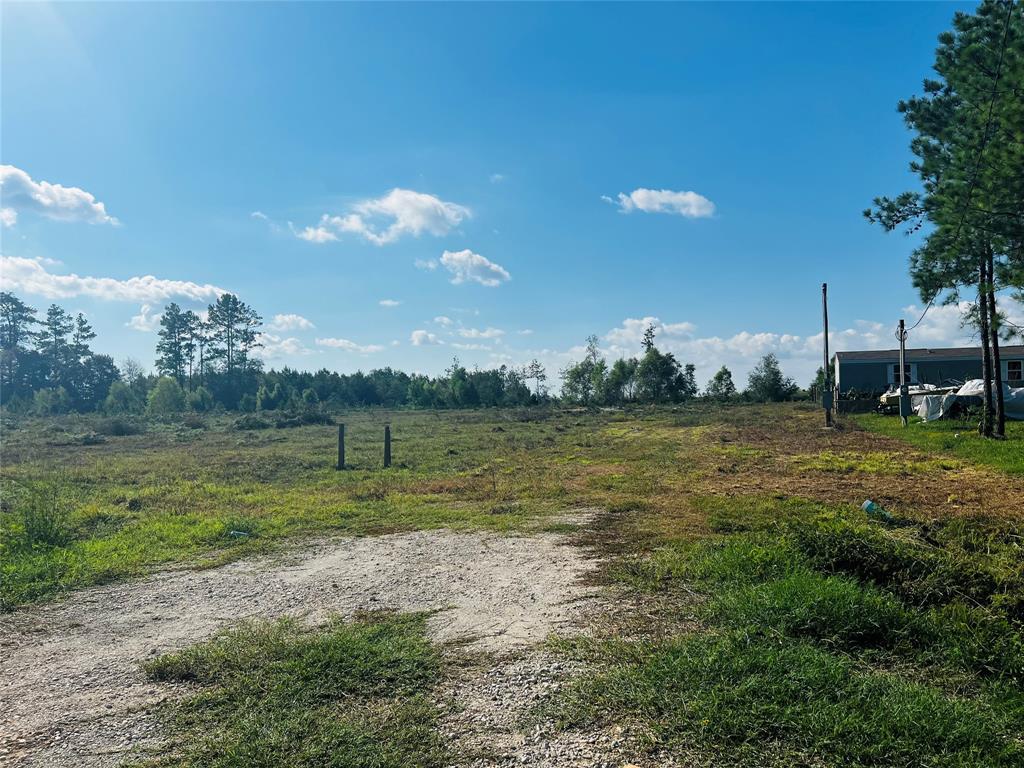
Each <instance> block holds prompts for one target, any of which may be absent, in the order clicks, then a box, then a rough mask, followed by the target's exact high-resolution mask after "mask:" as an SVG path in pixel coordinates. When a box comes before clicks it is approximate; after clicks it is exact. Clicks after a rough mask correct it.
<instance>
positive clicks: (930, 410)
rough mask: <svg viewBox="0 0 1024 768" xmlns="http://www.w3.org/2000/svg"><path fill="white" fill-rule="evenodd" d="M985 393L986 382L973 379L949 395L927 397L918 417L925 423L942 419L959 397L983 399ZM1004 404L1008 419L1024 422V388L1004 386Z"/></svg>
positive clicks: (918, 408) (918, 412)
mask: <svg viewBox="0 0 1024 768" xmlns="http://www.w3.org/2000/svg"><path fill="white" fill-rule="evenodd" d="M984 393H985V382H984V380H982V379H971V380H970V381H967V382H964V385H963V386H962V387H960V389H958V390H957V391H956V393H955V394H949V395H927V396H926V397H924V398H922V400H921V404H920V405H919V406H918V407H917V415H918V416H920V417H921V418H922V419H923V420H924V421H934V420H935V419H941V418H942V417H943V416H945V415H946V414H947V413H949V409H950V407H951V406H952V405H953V403H955V402H956V400H957V398H958V397H983V396H984ZM1003 404H1004V407H1005V409H1006V418H1008V419H1015V420H1017V421H1024V387H1011V386H1010V385H1009V384H1003Z"/></svg>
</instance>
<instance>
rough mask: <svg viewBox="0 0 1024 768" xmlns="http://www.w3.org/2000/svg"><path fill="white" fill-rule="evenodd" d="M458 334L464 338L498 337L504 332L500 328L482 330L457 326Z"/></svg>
mask: <svg viewBox="0 0 1024 768" xmlns="http://www.w3.org/2000/svg"><path fill="white" fill-rule="evenodd" d="M458 334H459V336H461V337H462V338H464V339H499V338H501V337H502V336H504V335H505V332H504V331H503V330H501V329H500V328H485V329H484V330H482V331H481V330H479V329H477V328H459V330H458Z"/></svg>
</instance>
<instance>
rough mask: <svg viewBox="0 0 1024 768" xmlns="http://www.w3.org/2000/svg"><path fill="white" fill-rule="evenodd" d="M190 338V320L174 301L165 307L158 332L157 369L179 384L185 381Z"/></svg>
mask: <svg viewBox="0 0 1024 768" xmlns="http://www.w3.org/2000/svg"><path fill="white" fill-rule="evenodd" d="M188 338H189V328H188V320H187V318H186V316H185V313H184V312H182V311H181V307H179V306H178V305H177V304H175V303H174V302H171V303H170V304H168V305H167V306H166V307H164V311H163V314H162V315H161V316H160V330H159V331H158V332H157V343H156V353H157V357H156V370H157V373H158V374H160V375H161V376H167V377H169V378H172V379H174V380H175V381H176V382H177V383H178V384H179V386H180V385H181V384H182V383H183V382H184V381H185V371H186V351H185V345H186V343H187V342H188Z"/></svg>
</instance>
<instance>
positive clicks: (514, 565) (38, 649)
mask: <svg viewBox="0 0 1024 768" xmlns="http://www.w3.org/2000/svg"><path fill="white" fill-rule="evenodd" d="M594 566H595V562H594V561H593V560H592V559H588V558H587V557H586V556H585V553H584V552H583V551H582V550H581V549H579V548H577V547H572V546H568V545H567V540H566V539H565V537H562V536H559V535H554V534H543V535H535V536H530V537H512V536H508V537H504V536H495V535H488V534H481V533H462V534H460V533H453V532H451V531H430V532H415V533H403V534H394V535H389V536H380V537H373V538H361V539H345V540H332V541H320V542H316V543H314V544H312V545H306V546H304V547H302V548H301V549H296V550H293V551H291V552H290V553H288V554H287V555H285V556H282V557H278V558H274V559H265V558H264V559H258V560H249V561H242V562H237V563H233V564H231V565H227V566H224V567H221V568H216V569H211V570H205V571H174V572H165V573H160V574H157V575H155V576H152V577H150V578H148V579H145V580H143V581H140V582H133V583H125V584H117V585H112V586H106V587H98V588H93V589H89V590H83V591H81V592H78V593H76V594H75V595H73V596H71V597H69V598H68V599H66V600H64V601H61V602H58V603H53V604H50V605H46V606H41V607H36V608H32V609H29V610H25V611H21V612H18V613H15V614H12V615H8V616H4V617H2V618H0V653H2V656H3V661H2V663H0V702H2V705H0V706H2V712H0V762H4V763H5V764H13V765H25V766H28V765H33V766H34V765H46V766H75V767H76V768H83V767H85V766H110V765H116V764H117V763H118V762H119V761H120V760H121V759H123V758H124V757H125V756H126V755H127V754H128V753H130V752H131V751H132V750H133V749H134V748H136V747H140V746H146V745H147V744H152V743H153V742H154V740H155V738H156V730H157V723H156V720H155V717H154V715H153V714H152V713H153V710H154V708H155V706H156V705H157V704H158V703H159V702H160V701H162V700H163V699H165V698H166V697H167V696H168V695H169V690H170V689H168V688H167V687H164V686H158V685H155V684H153V683H151V682H150V681H148V680H147V679H146V677H145V675H144V674H143V673H142V670H141V668H140V662H142V661H144V660H146V659H147V658H150V657H153V656H156V655H158V654H161V653H166V652H168V651H172V650H176V649H180V648H184V647H186V646H188V645H191V644H193V643H195V642H198V641H201V640H203V639H205V638H207V637H209V636H210V635H211V634H213V633H214V632H215V631H216V630H218V629H220V628H222V627H225V626H229V625H230V624H232V623H233V622H236V621H238V620H240V619H246V618H275V617H279V616H300V617H305V618H307V619H309V620H311V621H317V620H320V619H323V618H325V617H327V616H328V615H331V614H341V615H351V614H353V613H355V612H358V611H363V610H398V611H418V610H439V611H440V612H439V613H437V614H436V615H434V616H433V617H432V618H431V619H430V621H429V630H430V632H431V635H432V637H434V638H435V639H436V640H438V641H442V642H443V641H459V642H460V643H466V644H469V648H471V649H473V650H474V651H477V652H483V653H486V654H488V655H489V656H491V657H494V658H499V657H503V656H504V657H509V658H512V657H510V656H509V655H510V654H514V653H516V652H517V650H518V651H523V649H526V648H527V647H529V646H531V645H534V644H536V643H538V642H539V641H541V640H542V639H543V638H545V637H546V636H547V635H548V634H549V633H551V632H553V631H557V630H559V629H560V628H562V627H568V626H569V625H571V624H572V623H573V622H574V620H575V617H577V616H578V615H579V614H580V612H581V611H583V610H584V607H585V605H586V604H587V602H588V601H592V600H593V599H594V597H595V590H594V588H593V587H589V586H586V585H585V584H584V580H583V579H582V578H581V577H583V576H585V575H586V574H587V573H588V572H589V571H590V570H591V569H592V568H593V567H594ZM508 663H513V662H508Z"/></svg>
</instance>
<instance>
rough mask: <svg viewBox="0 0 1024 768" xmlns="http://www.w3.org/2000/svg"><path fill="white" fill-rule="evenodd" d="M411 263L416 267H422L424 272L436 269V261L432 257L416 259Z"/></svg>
mask: <svg viewBox="0 0 1024 768" xmlns="http://www.w3.org/2000/svg"><path fill="white" fill-rule="evenodd" d="M413 264H415V265H416V269H422V270H424V271H426V272H433V271H434V270H435V269H437V261H436V260H434V259H416V261H414V262H413Z"/></svg>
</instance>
